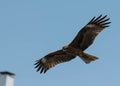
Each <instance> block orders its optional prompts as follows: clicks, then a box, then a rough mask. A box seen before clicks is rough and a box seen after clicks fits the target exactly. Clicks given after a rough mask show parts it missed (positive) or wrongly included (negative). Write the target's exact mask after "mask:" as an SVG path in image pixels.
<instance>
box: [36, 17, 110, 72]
mask: <svg viewBox="0 0 120 86" xmlns="http://www.w3.org/2000/svg"><path fill="white" fill-rule="evenodd" d="M106 17H107V15H105V16H102V15H100V16H98V17H97V18H96V17H93V18H92V19H91V20H90V22H89V23H88V24H87V25H86V26H84V27H83V28H82V29H81V30H80V31H79V32H78V34H77V36H76V37H75V38H74V40H73V41H72V42H71V43H70V44H69V45H67V46H64V47H63V49H61V50H58V51H55V52H53V53H50V54H48V55H46V56H45V57H43V58H41V59H39V60H37V61H36V63H35V68H37V71H40V73H46V72H47V70H49V69H50V68H52V67H54V66H55V65H57V64H59V63H63V62H68V61H70V60H72V59H74V58H75V57H76V56H79V57H80V58H81V59H82V60H83V61H84V62H85V63H86V64H88V63H90V62H91V61H94V60H96V59H98V58H97V57H96V56H93V55H90V54H87V53H84V52H83V51H84V50H85V49H87V48H88V47H89V46H90V45H91V44H92V43H93V41H94V39H95V37H96V36H97V35H98V34H99V33H100V32H101V31H102V30H103V29H104V28H106V27H109V24H110V23H111V22H108V21H109V19H110V18H106Z"/></svg>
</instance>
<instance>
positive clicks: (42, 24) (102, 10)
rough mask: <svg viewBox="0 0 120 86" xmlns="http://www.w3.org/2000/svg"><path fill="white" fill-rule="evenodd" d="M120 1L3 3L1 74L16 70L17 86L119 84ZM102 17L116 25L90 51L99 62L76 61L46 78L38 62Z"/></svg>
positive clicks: (3, 0) (0, 5) (0, 11)
mask: <svg viewBox="0 0 120 86" xmlns="http://www.w3.org/2000/svg"><path fill="white" fill-rule="evenodd" d="M119 3H120V1H119V0H116V1H113V0H111V1H105V0H104V1H101V0H92V1H90V0H1V1H0V58H1V60H0V71H4V70H8V71H11V72H14V73H15V74H16V76H15V86H75V85H78V86H80V85H81V86H119V85H120V74H119V73H120V68H119V65H120V62H119V61H120V54H119V52H120V49H119V44H120V35H119V32H120V29H119V22H120V21H119V19H120V18H119V17H120V12H119V7H120V5H119ZM100 14H103V15H106V14H107V15H108V17H110V18H111V20H110V21H111V22H112V23H111V25H110V27H109V28H107V29H105V30H104V31H102V32H101V33H100V35H99V36H98V37H97V38H96V40H95V42H94V44H93V45H92V46H90V47H89V48H88V49H87V50H86V51H85V52H87V53H90V54H92V55H95V56H98V57H99V60H97V61H95V62H92V63H91V64H89V65H87V64H85V63H84V62H83V61H82V60H81V59H79V58H76V59H74V60H72V61H71V62H68V63H63V64H60V65H57V66H56V67H54V68H53V69H51V70H49V71H48V72H47V73H46V74H39V73H37V72H36V70H35V69H34V65H33V64H34V62H35V61H36V60H37V59H39V58H42V57H43V56H44V55H46V54H48V53H50V52H53V51H56V50H58V49H60V48H62V46H64V45H66V44H68V43H70V42H71V41H72V39H73V38H74V37H75V36H76V34H77V32H78V31H79V30H80V29H81V28H82V27H83V26H84V25H85V24H86V23H87V22H88V21H89V20H90V19H91V18H92V17H93V16H99V15H100Z"/></svg>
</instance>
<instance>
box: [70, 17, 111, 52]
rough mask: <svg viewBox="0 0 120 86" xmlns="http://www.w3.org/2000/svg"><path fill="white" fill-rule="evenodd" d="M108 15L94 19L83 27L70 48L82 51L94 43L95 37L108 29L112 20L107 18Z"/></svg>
mask: <svg viewBox="0 0 120 86" xmlns="http://www.w3.org/2000/svg"><path fill="white" fill-rule="evenodd" d="M106 17H107V15H105V16H102V15H100V16H99V17H97V18H96V17H93V18H92V19H91V20H90V22H89V23H88V24H87V25H86V26H85V27H83V28H82V29H81V30H80V31H79V32H78V34H77V36H76V37H75V38H74V40H73V41H72V42H71V43H70V44H69V46H72V47H76V48H80V49H81V50H82V51H84V50H85V49H87V48H88V47H89V46H90V45H91V44H92V43H93V41H94V39H95V37H96V36H97V35H98V34H99V33H100V32H101V31H102V30H103V29H104V28H106V27H109V24H110V23H111V22H109V19H110V18H106Z"/></svg>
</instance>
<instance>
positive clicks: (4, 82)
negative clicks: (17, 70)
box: [0, 71, 15, 86]
mask: <svg viewBox="0 0 120 86" xmlns="http://www.w3.org/2000/svg"><path fill="white" fill-rule="evenodd" d="M14 75H15V74H14V73H11V72H8V71H3V72H0V86H14V77H13V76H14Z"/></svg>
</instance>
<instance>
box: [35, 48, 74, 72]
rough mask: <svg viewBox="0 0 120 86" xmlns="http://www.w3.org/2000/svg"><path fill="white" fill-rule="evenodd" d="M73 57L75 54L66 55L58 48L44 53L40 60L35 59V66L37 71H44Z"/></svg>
mask: <svg viewBox="0 0 120 86" xmlns="http://www.w3.org/2000/svg"><path fill="white" fill-rule="evenodd" d="M73 58H75V56H71V55H68V54H66V53H65V52H64V51H62V50H58V51H56V52H53V53H50V54H48V55H46V56H45V57H43V58H41V59H40V60H37V62H36V63H35V68H37V71H40V73H45V72H47V70H48V69H50V68H52V67H54V66H55V65H57V64H59V63H63V62H67V61H70V60H72V59H73Z"/></svg>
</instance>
